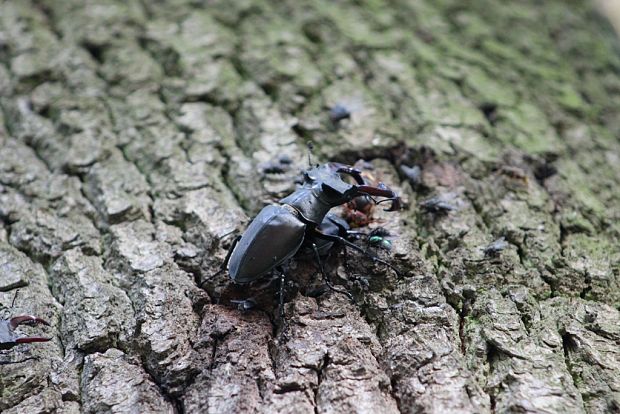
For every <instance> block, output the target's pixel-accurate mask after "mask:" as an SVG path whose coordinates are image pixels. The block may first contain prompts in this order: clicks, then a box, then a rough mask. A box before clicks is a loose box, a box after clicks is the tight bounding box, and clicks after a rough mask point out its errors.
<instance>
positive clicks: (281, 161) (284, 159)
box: [260, 155, 293, 174]
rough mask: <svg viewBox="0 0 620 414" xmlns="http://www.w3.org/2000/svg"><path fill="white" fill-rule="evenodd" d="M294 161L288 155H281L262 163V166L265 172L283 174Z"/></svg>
mask: <svg viewBox="0 0 620 414" xmlns="http://www.w3.org/2000/svg"><path fill="white" fill-rule="evenodd" d="M292 163H293V160H291V157H289V156H288V155H281V156H280V157H278V159H277V160H275V161H270V162H268V163H265V164H262V165H261V166H260V168H261V170H262V171H263V173H265V174H283V173H285V172H287V171H289V170H290V169H291V164H292Z"/></svg>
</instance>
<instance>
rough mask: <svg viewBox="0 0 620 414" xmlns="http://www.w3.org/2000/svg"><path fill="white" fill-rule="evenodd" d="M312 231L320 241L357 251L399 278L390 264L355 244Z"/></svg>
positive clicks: (398, 273)
mask: <svg viewBox="0 0 620 414" xmlns="http://www.w3.org/2000/svg"><path fill="white" fill-rule="evenodd" d="M314 231H315V235H316V237H318V238H320V239H324V240H331V241H333V242H340V243H342V244H344V245H345V246H347V247H350V248H352V249H354V250H357V251H358V252H360V253H362V254H363V255H364V256H366V257H369V258H370V259H371V260H372V261H373V262H377V263H381V264H382V265H384V266H387V267H389V268H390V269H392V270H393V271H394V273H396V275H397V276H398V277H400V272H399V271H398V269H397V268H395V267H394V266H392V265H391V264H390V263H388V262H386V261H385V260H382V259H379V258H378V257H377V256H374V255H372V254H370V253H368V252H367V251H366V250H364V249H362V248H361V247H359V246H357V245H356V244H353V243H351V242H350V241H348V240H347V239H345V238H344V237H340V236H334V235H331V234H325V233H321V232H320V231H318V230H316V229H315V230H314Z"/></svg>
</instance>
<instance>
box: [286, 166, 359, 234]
mask: <svg viewBox="0 0 620 414" xmlns="http://www.w3.org/2000/svg"><path fill="white" fill-rule="evenodd" d="M356 195H358V194H357V191H356V187H355V186H354V185H351V184H349V183H346V182H344V181H343V180H342V179H341V178H340V175H339V174H338V173H336V172H333V171H331V170H329V169H328V167H327V166H321V167H317V168H313V169H311V170H309V171H308V172H307V173H306V174H305V182H304V185H303V187H301V188H299V189H298V190H297V191H295V192H294V193H293V194H291V195H289V196H288V197H285V198H283V199H282V200H280V202H281V203H283V204H287V205H289V206H291V207H293V208H294V209H295V210H297V211H298V212H299V214H300V215H301V216H302V217H303V219H304V220H306V221H308V222H310V223H313V224H315V225H317V226H318V225H319V224H321V222H322V221H323V219H324V218H325V215H327V213H328V212H329V210H331V209H332V208H334V207H336V206H339V205H341V204H344V203H346V202H348V201H351V200H352V199H353V198H354V197H355V196H356Z"/></svg>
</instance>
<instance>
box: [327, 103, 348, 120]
mask: <svg viewBox="0 0 620 414" xmlns="http://www.w3.org/2000/svg"><path fill="white" fill-rule="evenodd" d="M350 118H351V110H350V109H349V108H347V107H346V106H344V105H342V104H336V105H334V106H332V107H331V109H330V110H329V119H330V121H332V122H333V123H334V124H337V123H339V122H340V121H342V120H344V119H350Z"/></svg>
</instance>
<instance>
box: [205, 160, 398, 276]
mask: <svg viewBox="0 0 620 414" xmlns="http://www.w3.org/2000/svg"><path fill="white" fill-rule="evenodd" d="M340 174H347V175H350V176H351V177H353V179H354V180H355V182H356V184H350V183H347V182H345V181H344V180H343V179H342V177H341V176H340ZM363 195H367V196H369V197H373V196H374V197H384V198H385V199H384V200H381V201H375V202H376V203H381V202H385V201H391V206H390V208H388V209H386V211H396V210H399V209H400V199H399V197H398V196H397V195H396V193H394V192H393V191H392V190H391V189H389V188H388V187H387V186H386V185H385V184H383V183H379V184H378V185H377V186H371V185H368V184H367V183H366V182H365V181H364V179H363V177H362V175H361V172H360V170H357V169H355V168H353V167H351V166H348V165H344V164H339V163H327V164H323V165H317V166H315V167H313V168H310V169H308V170H306V171H305V172H304V181H303V185H302V186H301V187H300V188H298V189H297V190H296V191H294V192H293V193H292V194H290V195H289V196H287V197H285V198H283V199H281V200H280V202H279V204H276V205H269V206H266V207H265V208H263V209H262V210H261V211H260V213H258V215H257V216H256V217H255V218H254V220H252V222H251V223H250V225H249V226H248V228H247V229H246V230H245V232H244V233H243V235H241V236H239V237H237V238H236V239H235V241H234V242H233V243H232V245H231V247H230V250H229V251H228V254H227V255H226V258H225V259H224V262H223V263H222V266H221V267H220V270H219V271H218V272H217V273H216V274H219V273H221V272H223V271H225V270H226V269H228V272H229V274H230V278H231V279H232V280H233V282H235V283H241V284H243V283H249V282H252V281H254V280H257V279H258V278H260V277H261V276H263V275H265V274H267V273H269V272H271V271H272V270H274V269H275V268H277V267H278V266H280V265H282V264H283V263H284V262H286V261H287V260H289V259H291V258H292V257H293V256H295V254H296V253H297V252H298V251H299V249H300V248H301V246H302V244H304V242H306V243H307V244H310V246H312V247H313V248H314V250H315V253H316V254H317V255H318V252H317V250H316V249H317V248H316V243H315V242H314V241H315V240H317V239H318V240H321V241H330V242H336V243H342V244H345V245H346V246H349V247H351V248H353V249H356V250H358V251H360V252H362V253H363V254H366V255H368V256H370V257H371V258H372V259H373V260H375V261H378V262H380V263H383V264H386V265H388V266H389V267H391V268H392V269H394V268H393V267H392V266H391V265H389V264H388V263H387V262H384V261H383V260H380V259H378V258H376V257H374V256H372V255H370V254H369V253H367V252H366V251H365V250H363V249H362V248H360V247H358V246H357V245H355V244H353V243H351V242H349V241H348V240H346V239H344V238H343V237H341V236H338V235H334V234H327V233H324V232H322V231H321V230H320V227H321V224H322V223H323V221H324V219H325V217H326V215H327V214H328V212H329V211H330V210H331V209H332V208H334V207H337V206H339V205H342V204H345V203H347V202H349V201H351V200H353V199H354V198H355V197H358V196H363Z"/></svg>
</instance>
